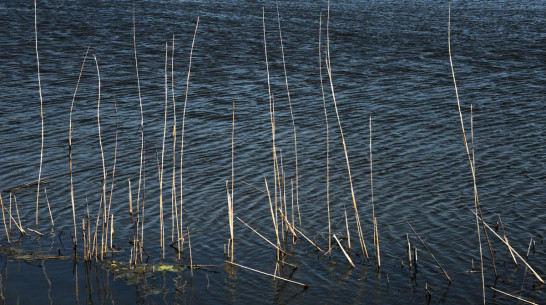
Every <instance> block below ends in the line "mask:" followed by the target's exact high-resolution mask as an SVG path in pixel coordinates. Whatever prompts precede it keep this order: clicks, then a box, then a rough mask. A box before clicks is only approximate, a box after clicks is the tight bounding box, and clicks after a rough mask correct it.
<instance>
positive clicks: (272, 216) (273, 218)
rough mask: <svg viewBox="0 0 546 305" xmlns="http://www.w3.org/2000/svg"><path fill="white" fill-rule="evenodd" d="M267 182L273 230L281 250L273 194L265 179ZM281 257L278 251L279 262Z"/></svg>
mask: <svg viewBox="0 0 546 305" xmlns="http://www.w3.org/2000/svg"><path fill="white" fill-rule="evenodd" d="M264 180H265V188H266V190H267V198H268V199H269V209H270V211H271V218H272V220H273V229H274V230H275V235H276V236H277V248H281V240H280V238H279V225H278V223H277V219H276V218H275V214H276V213H275V211H274V210H273V203H272V202H271V193H270V192H269V186H268V185H267V178H265V177H264ZM279 258H280V255H279V251H277V260H279Z"/></svg>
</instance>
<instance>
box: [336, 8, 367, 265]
mask: <svg viewBox="0 0 546 305" xmlns="http://www.w3.org/2000/svg"><path fill="white" fill-rule="evenodd" d="M329 29H330V1H328V21H327V25H326V50H327V56H326V69H327V71H328V78H329V80H330V89H331V92H332V99H333V101H334V108H335V110H336V117H337V122H338V126H339V132H340V135H341V141H342V143H343V151H344V152H345V161H346V163H347V172H348V174H349V185H350V186H351V198H352V200H353V206H354V209H355V218H356V226H357V229H358V240H359V241H360V247H361V248H362V254H363V255H364V257H365V258H368V257H369V256H368V250H367V249H366V243H365V242H364V235H363V233H362V226H361V225H360V217H359V215H358V207H357V205H356V197H355V192H354V188H353V178H352V176H351V166H350V164H349V154H348V153H347V145H346V143H345V137H344V136H343V128H341V119H340V118H339V111H338V108H337V101H336V95H335V91H334V83H333V80H332V65H331V62H330V30H329Z"/></svg>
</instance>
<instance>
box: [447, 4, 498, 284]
mask: <svg viewBox="0 0 546 305" xmlns="http://www.w3.org/2000/svg"><path fill="white" fill-rule="evenodd" d="M447 47H448V54H449V64H450V66H451V76H452V78H453V87H454V88H455V98H456V100H457V109H458V110H459V119H460V123H461V132H462V135H463V142H464V147H465V150H466V155H467V158H468V163H469V164H470V170H471V172H472V180H473V185H474V202H475V206H476V207H477V209H478V214H479V216H480V217H482V218H483V216H482V212H481V207H480V203H479V202H480V201H479V197H478V188H477V185H476V168H475V167H474V163H473V161H472V158H471V156H470V150H469V148H468V141H467V139H466V132H465V127H464V120H463V112H462V110H461V102H460V100H459V90H458V89H457V80H456V79H455V69H454V68H453V58H452V56H451V0H449V1H448V22H447ZM482 227H483V231H484V234H485V238H486V239H487V244H488V246H489V252H490V253H491V261H492V263H493V271H494V272H495V277H498V275H497V267H496V266H495V256H494V255H493V249H492V248H491V243H490V242H489V235H488V234H487V230H485V227H484V224H483V223H482Z"/></svg>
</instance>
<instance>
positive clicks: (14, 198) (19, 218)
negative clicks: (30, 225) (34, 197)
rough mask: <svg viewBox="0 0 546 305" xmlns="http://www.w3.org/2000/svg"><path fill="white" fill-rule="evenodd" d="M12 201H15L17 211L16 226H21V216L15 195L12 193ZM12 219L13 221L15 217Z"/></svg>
mask: <svg viewBox="0 0 546 305" xmlns="http://www.w3.org/2000/svg"><path fill="white" fill-rule="evenodd" d="M13 202H15V212H17V220H18V221H19V226H18V227H19V228H23V225H22V224H21V217H19V207H18V206H17V197H15V195H13ZM13 221H15V219H14V220H13ZM16 225H17V223H16Z"/></svg>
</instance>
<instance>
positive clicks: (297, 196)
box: [276, 0, 302, 228]
mask: <svg viewBox="0 0 546 305" xmlns="http://www.w3.org/2000/svg"><path fill="white" fill-rule="evenodd" d="M276 3H277V23H278V24H279V39H280V42H281V55H282V65H283V69H284V82H285V84H286V95H287V97H288V106H289V108H290V118H291V119H292V130H293V132H294V155H295V161H296V206H297V207H298V219H299V222H300V228H301V227H302V226H301V214H300V201H299V174H298V138H297V134H296V121H295V119H294V111H293V110H292V101H291V99H290V90H289V88H288V73H287V72H286V61H285V60H284V44H283V41H282V30H281V16H280V13H279V1H278V0H277V1H276Z"/></svg>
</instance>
